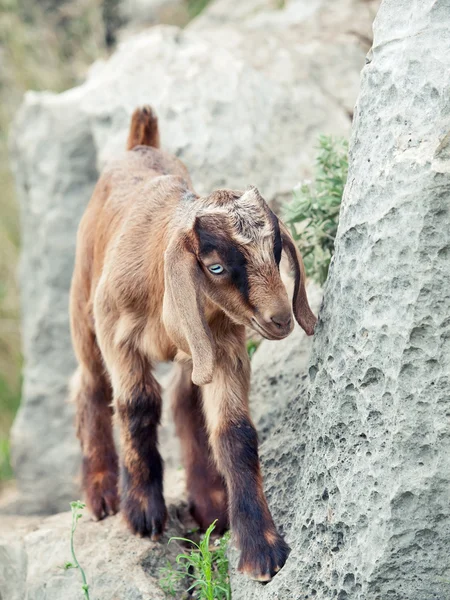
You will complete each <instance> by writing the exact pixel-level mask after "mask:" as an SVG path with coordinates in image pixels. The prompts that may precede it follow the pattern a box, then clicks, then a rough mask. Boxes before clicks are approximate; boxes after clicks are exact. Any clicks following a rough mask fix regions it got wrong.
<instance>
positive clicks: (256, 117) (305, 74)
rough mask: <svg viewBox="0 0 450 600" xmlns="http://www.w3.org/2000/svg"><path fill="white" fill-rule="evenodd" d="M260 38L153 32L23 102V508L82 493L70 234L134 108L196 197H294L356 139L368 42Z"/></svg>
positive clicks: (52, 505) (119, 145)
mask: <svg viewBox="0 0 450 600" xmlns="http://www.w3.org/2000/svg"><path fill="white" fill-rule="evenodd" d="M340 1H341V0H339V2H340ZM342 1H344V0H342ZM345 1H347V0H345ZM363 5H364V3H363V2H361V7H362V6H363ZM331 10H334V8H333V9H332V8H331V7H330V11H331ZM358 10H363V9H362V8H360V9H358ZM358 10H355V18H356V14H358ZM364 10H365V9H364ZM305 26H306V25H305ZM252 35H254V36H255V37H253V38H251V37H250V36H249V34H248V31H247V29H245V28H239V27H238V26H237V24H236V25H235V26H229V27H224V28H223V30H221V32H219V30H218V29H217V28H215V29H214V32H212V31H211V32H209V33H208V31H206V30H205V31H204V32H202V31H199V30H198V28H196V29H195V30H189V29H186V30H180V29H177V28H175V27H163V26H157V27H154V28H152V29H150V30H149V31H147V32H145V33H142V34H140V35H139V36H136V37H134V38H132V39H130V40H129V41H128V42H127V43H124V44H123V45H122V46H121V47H120V48H119V49H118V50H117V52H116V53H115V54H114V55H113V56H112V58H111V59H110V60H109V61H107V62H105V63H98V64H97V65H95V68H93V69H92V71H91V74H90V77H89V78H88V80H87V81H86V83H84V84H83V85H82V86H80V87H78V88H74V89H72V90H69V91H67V92H65V93H63V94H59V95H56V94H51V93H39V94H38V93H28V94H27V95H26V97H25V101H24V103H23V105H22V107H21V108H20V110H19V113H18V116H17V119H16V124H15V127H14V131H13V132H12V151H13V159H14V169H15V173H16V181H17V187H18V195H19V199H20V204H21V215H22V219H21V220H22V242H23V244H22V261H21V288H22V314H23V327H22V331H23V353H24V358H25V366H24V387H23V401H22V405H21V408H20V410H19V413H18V416H17V419H16V422H15V424H14V427H13V431H12V454H13V460H14V467H15V472H16V475H17V478H18V483H19V487H20V489H21V493H22V496H21V498H22V501H21V504H20V506H16V510H18V509H19V508H20V510H21V511H23V512H44V513H50V512H55V511H57V510H64V509H65V508H66V506H67V502H68V501H70V500H71V499H73V498H74V497H77V496H78V495H79V490H78V483H77V481H76V479H75V476H76V473H77V472H78V465H79V449H78V443H77V441H76V440H75V435H74V428H73V412H74V407H73V406H70V405H69V404H68V403H67V401H66V399H67V382H68V380H69V377H70V375H71V373H72V372H73V369H74V367H75V361H74V358H73V354H72V350H71V343H70V335H69V320H68V308H67V306H68V289H69V284H70V278H71V272H72V265H73V256H74V247H75V233H76V229H77V225H78V222H79V219H80V217H81V215H82V213H83V211H84V208H85V206H86V204H87V202H88V200H89V197H90V194H91V192H92V189H93V187H94V184H95V181H96V179H97V177H98V173H99V170H100V169H101V168H102V165H103V164H104V163H105V161H106V160H107V159H108V158H109V157H112V156H117V155H118V154H119V153H120V152H122V151H123V148H124V145H125V141H126V137H127V130H128V127H129V120H130V115H131V113H132V111H133V109H134V108H135V107H136V106H137V105H139V104H143V103H150V104H152V105H153V106H154V107H155V109H156V111H157V113H158V115H159V118H160V126H161V133H162V143H163V146H164V147H165V148H167V149H168V150H169V151H171V152H173V153H175V154H176V155H177V156H179V157H180V158H181V159H182V160H183V161H184V162H185V163H186V164H187V166H188V168H189V170H190V172H191V174H192V178H193V181H194V184H195V186H196V188H197V190H198V191H199V192H200V193H203V192H206V191H209V190H212V189H214V188H217V187H224V186H228V187H232V188H238V189H239V188H240V189H242V188H245V187H246V186H247V185H249V184H254V185H257V186H258V187H259V189H260V191H261V193H262V194H263V195H264V196H265V197H266V198H267V199H268V200H271V199H272V198H274V197H275V196H276V195H277V194H279V193H284V194H286V193H288V192H289V191H290V190H291V189H292V187H293V186H294V185H295V184H296V183H297V182H298V181H299V179H301V178H303V177H305V176H308V175H310V173H311V165H312V162H313V157H314V151H313V147H314V146H315V144H316V141H317V136H318V134H319V133H322V132H326V133H330V134H344V135H345V134H346V133H347V132H348V129H349V124H350V121H349V115H348V113H349V108H348V106H349V103H350V99H349V94H348V92H347V91H346V90H347V89H348V88H349V86H350V88H351V89H352V90H353V91H352V95H353V96H355V95H356V89H357V82H358V72H359V69H360V67H361V66H362V64H363V55H364V44H363V45H361V43H360V41H359V40H358V39H357V37H356V36H352V35H344V37H342V36H341V35H340V34H339V33H338V32H337V33H336V35H335V36H334V38H331V37H330V36H327V37H326V38H324V40H322V41H321V40H320V39H319V38H317V39H316V40H315V41H314V44H313V45H311V44H309V43H308V44H306V45H305V46H303V45H302V40H301V39H298V38H297V37H296V36H295V35H294V34H292V35H291V34H290V35H288V34H287V33H286V36H283V34H282V32H281V33H280V31H279V29H277V30H276V31H275V30H274V31H271V30H270V29H269V28H266V29H265V30H264V31H263V30H259V31H256V32H255V33H254V34H252ZM252 40H253V41H252ZM256 42H257V43H256ZM322 47H323V48H324V50H323V53H321V51H320V50H321V48H322ZM330 57H334V58H333V61H334V62H331V63H330ZM329 64H331V65H333V64H334V65H335V70H336V73H338V78H337V80H336V78H335V75H333V69H332V68H331V69H330V68H329V66H327V65H329ZM328 79H329V81H328ZM349 82H350V83H349ZM343 97H345V98H346V99H345V101H344V100H343ZM352 102H353V100H351V103H352ZM166 448H167V453H168V455H167V454H166V458H167V456H171V455H170V453H171V447H170V446H169V447H167V446H166ZM163 451H164V452H165V450H164V448H163ZM164 452H163V453H164ZM177 460H178V459H175V460H174V461H173V462H177Z"/></svg>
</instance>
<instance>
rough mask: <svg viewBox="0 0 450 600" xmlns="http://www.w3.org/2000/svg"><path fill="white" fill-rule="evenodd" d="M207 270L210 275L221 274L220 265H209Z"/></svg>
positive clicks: (221, 268)
mask: <svg viewBox="0 0 450 600" xmlns="http://www.w3.org/2000/svg"><path fill="white" fill-rule="evenodd" d="M208 269H209V271H210V272H211V273H214V275H219V274H220V273H223V267H222V265H211V266H210V267H208Z"/></svg>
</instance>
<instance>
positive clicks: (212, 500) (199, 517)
mask: <svg viewBox="0 0 450 600" xmlns="http://www.w3.org/2000/svg"><path fill="white" fill-rule="evenodd" d="M189 512H190V513H191V515H192V517H193V519H194V520H195V521H196V522H197V523H198V524H199V525H200V528H201V529H202V530H204V531H206V530H207V529H208V527H209V526H210V525H211V523H214V521H217V523H216V525H215V527H214V533H217V534H218V535H223V534H224V533H225V531H227V530H228V529H229V522H228V502H227V495H226V491H225V489H212V490H205V489H202V490H201V493H197V494H196V495H195V496H194V495H192V496H191V497H190V498H189Z"/></svg>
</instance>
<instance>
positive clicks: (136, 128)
mask: <svg viewBox="0 0 450 600" xmlns="http://www.w3.org/2000/svg"><path fill="white" fill-rule="evenodd" d="M159 145H160V144H159V128H158V118H157V116H156V115H155V113H154V111H153V109H152V108H151V107H150V106H148V105H147V106H143V107H142V108H136V110H135V111H134V113H133V116H132V117H131V126H130V133H129V134H128V141H127V150H132V149H133V148H134V147H135V146H153V148H159Z"/></svg>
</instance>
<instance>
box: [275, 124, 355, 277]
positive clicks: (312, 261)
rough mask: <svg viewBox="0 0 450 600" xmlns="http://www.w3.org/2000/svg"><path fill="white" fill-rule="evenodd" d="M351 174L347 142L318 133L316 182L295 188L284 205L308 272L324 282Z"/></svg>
mask: <svg viewBox="0 0 450 600" xmlns="http://www.w3.org/2000/svg"><path fill="white" fill-rule="evenodd" d="M347 174H348V142H347V141H346V140H344V139H342V138H332V137H330V136H325V135H322V136H320V137H319V152H318V155H317V158H316V168H315V174H314V181H313V182H305V183H303V184H302V185H300V186H299V187H298V188H296V189H294V192H293V199H292V201H291V202H290V203H288V204H287V205H285V207H284V218H285V221H286V223H287V224H288V225H289V226H290V229H291V232H292V235H293V237H294V239H295V240H296V241H297V244H298V247H299V249H300V252H301V253H302V257H303V261H304V263H305V270H306V274H307V275H309V276H310V277H312V278H313V279H314V280H315V281H317V282H318V283H320V284H323V283H324V282H325V280H326V278H327V275H328V268H329V266H330V261H331V257H332V256H333V252H334V240H335V238H336V232H337V227H338V221H339V209H340V205H341V200H342V195H343V193H344V187H345V183H346V181H347Z"/></svg>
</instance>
